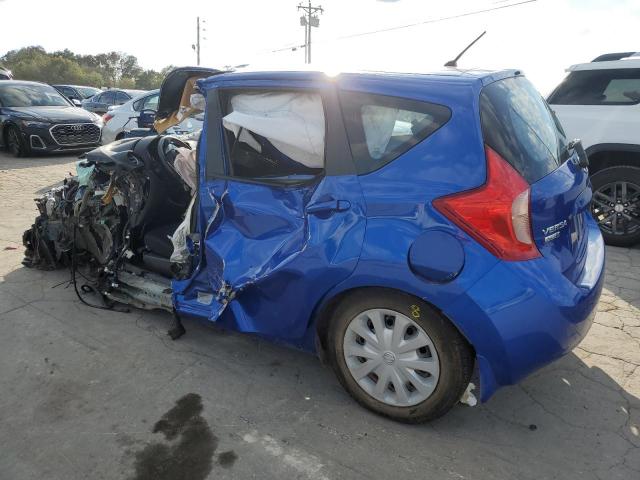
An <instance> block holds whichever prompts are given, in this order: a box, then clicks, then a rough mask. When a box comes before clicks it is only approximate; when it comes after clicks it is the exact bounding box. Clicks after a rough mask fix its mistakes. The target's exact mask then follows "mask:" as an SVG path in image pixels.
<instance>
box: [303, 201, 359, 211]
mask: <svg viewBox="0 0 640 480" xmlns="http://www.w3.org/2000/svg"><path fill="white" fill-rule="evenodd" d="M350 208H351V202H349V201H348V200H327V201H326V202H318V203H314V204H312V205H307V213H311V214H315V213H325V212H344V211H345V210H349V209H350Z"/></svg>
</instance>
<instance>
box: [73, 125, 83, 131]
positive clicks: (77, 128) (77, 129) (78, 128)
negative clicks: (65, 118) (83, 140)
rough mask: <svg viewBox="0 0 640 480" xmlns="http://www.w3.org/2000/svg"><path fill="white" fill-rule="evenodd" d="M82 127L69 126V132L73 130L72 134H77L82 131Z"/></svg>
mask: <svg viewBox="0 0 640 480" xmlns="http://www.w3.org/2000/svg"><path fill="white" fill-rule="evenodd" d="M82 128H83V127H82V125H71V130H73V131H74V132H79V131H80V130H82Z"/></svg>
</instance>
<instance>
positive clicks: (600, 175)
mask: <svg viewBox="0 0 640 480" xmlns="http://www.w3.org/2000/svg"><path fill="white" fill-rule="evenodd" d="M616 182H618V184H620V182H624V183H626V187H625V188H626V189H627V192H629V193H628V194H627V197H626V198H623V197H622V194H620V195H619V196H617V198H616V199H613V196H614V195H617V194H618V192H620V191H621V188H620V189H618V188H617V187H615V185H616ZM591 186H592V188H593V195H594V196H593V201H592V202H591V212H592V213H593V216H594V218H595V219H596V221H597V222H598V224H599V226H600V231H601V232H602V236H603V237H604V241H605V243H606V244H607V245H614V246H617V247H630V246H632V245H635V244H637V243H639V242H640V196H638V195H640V168H638V167H628V166H620V167H610V168H605V169H604V170H600V171H599V172H597V173H595V174H594V175H593V176H592V177H591ZM631 192H636V193H637V195H635V194H633V193H631ZM605 196H606V197H609V198H611V199H613V201H611V202H610V203H614V206H613V207H611V205H610V203H609V208H611V210H608V211H606V210H605V209H604V207H603V206H604V205H605V204H606V199H605ZM634 197H638V198H634ZM618 201H620V202H621V205H618ZM625 204H626V207H625ZM617 207H618V208H624V209H625V210H623V211H622V212H619V214H620V216H619V217H618V219H616V218H613V219H609V220H607V219H608V218H610V217H611V216H612V215H613V216H617V215H618V213H612V212H615V210H614V209H615V208H617ZM629 218H632V219H636V220H633V221H630V220H629ZM614 221H619V222H620V224H617V225H616V226H615V227H614V225H613V222H614ZM636 222H637V223H636Z"/></svg>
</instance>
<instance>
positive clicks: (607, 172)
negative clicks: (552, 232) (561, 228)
mask: <svg viewBox="0 0 640 480" xmlns="http://www.w3.org/2000/svg"><path fill="white" fill-rule="evenodd" d="M567 72H569V75H567V77H566V78H565V79H564V81H563V82H562V83H561V84H560V85H559V86H558V87H557V88H556V89H555V90H554V91H553V93H551V95H549V98H548V103H549V105H550V107H551V109H552V110H553V111H554V112H555V113H556V115H557V117H558V118H559V120H560V123H561V124H562V127H563V128H564V130H565V132H566V134H567V138H568V139H569V140H571V139H573V138H579V139H581V140H582V145H583V147H584V149H585V150H586V153H587V155H588V157H589V173H590V175H591V183H592V186H593V200H592V202H591V210H592V212H593V215H594V217H595V218H596V220H597V221H598V223H599V225H600V229H601V230H602V233H603V236H604V239H605V241H606V242H607V243H609V244H610V245H618V246H629V245H633V244H635V243H638V242H640V52H639V53H635V52H625V53H609V54H606V55H601V56H600V57H598V58H596V59H594V60H593V61H592V62H590V63H582V64H578V65H573V66H571V67H569V68H568V69H567Z"/></svg>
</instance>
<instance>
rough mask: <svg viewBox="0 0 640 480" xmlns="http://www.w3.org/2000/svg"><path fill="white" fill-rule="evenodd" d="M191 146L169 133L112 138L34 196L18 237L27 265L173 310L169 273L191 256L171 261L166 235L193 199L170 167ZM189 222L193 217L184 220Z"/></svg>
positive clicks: (85, 288)
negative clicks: (30, 220) (33, 210)
mask: <svg viewBox="0 0 640 480" xmlns="http://www.w3.org/2000/svg"><path fill="white" fill-rule="evenodd" d="M185 148H186V149H190V148H191V146H190V145H189V144H187V143H185V142H183V141H182V140H179V139H178V138H175V137H171V136H152V137H144V138H140V139H138V138H134V139H127V140H121V141H119V142H114V143H112V144H109V145H107V146H103V147H100V148H97V149H95V150H93V151H91V152H89V153H88V154H86V156H85V158H84V159H83V160H81V161H80V162H78V164H77V175H75V176H71V177H68V178H66V179H65V180H64V182H63V184H62V185H61V186H59V187H56V188H53V189H51V190H49V191H48V192H46V193H45V194H44V195H43V196H42V197H40V198H37V199H36V200H35V202H36V205H37V207H38V211H39V215H38V216H37V217H36V219H35V222H34V224H33V226H32V228H31V229H29V230H27V231H26V232H25V233H24V236H23V243H24V245H25V247H26V251H25V259H24V262H23V263H24V264H25V266H28V267H33V268H39V269H46V270H50V269H56V268H63V267H69V268H70V270H71V277H72V278H71V281H72V282H73V284H74V287H75V288H76V292H77V293H78V296H79V297H80V299H81V300H82V301H83V302H85V303H88V302H87V301H86V300H84V299H83V297H82V295H81V293H80V291H79V290H78V288H77V285H76V283H77V278H78V277H77V276H78V275H79V276H80V277H82V279H83V282H85V283H83V284H82V285H81V289H80V290H81V291H82V292H83V293H88V292H91V291H93V292H95V293H97V294H99V295H100V297H101V298H102V300H103V303H104V305H102V306H100V307H101V308H111V307H112V306H113V304H114V302H118V303H124V304H129V305H132V306H135V307H138V308H145V309H155V308H160V309H164V310H168V311H172V309H173V307H172V298H171V278H184V277H185V276H186V275H188V273H189V272H190V269H191V267H192V266H191V265H190V260H191V259H190V258H188V259H186V260H184V261H183V262H175V261H173V262H172V261H171V254H172V253H173V251H174V247H175V244H174V242H172V239H171V236H172V235H173V233H174V232H175V231H176V229H177V228H178V226H179V224H180V222H182V221H183V220H184V218H185V215H186V214H188V213H190V211H191V210H190V209H189V208H188V207H189V206H190V204H191V200H192V190H191V188H190V187H189V185H188V183H187V182H185V180H184V179H183V178H182V177H181V176H180V174H179V173H178V171H177V170H176V169H175V168H174V162H175V159H176V156H177V155H178V149H185ZM186 222H187V223H189V222H190V219H187V220H186ZM93 306H97V305H93Z"/></svg>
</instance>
